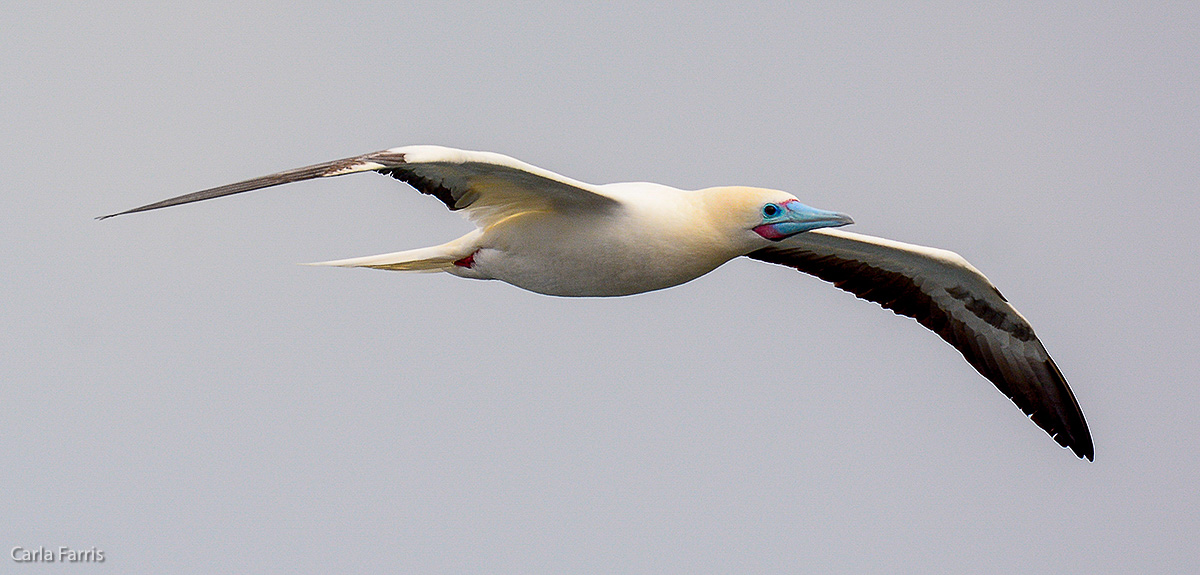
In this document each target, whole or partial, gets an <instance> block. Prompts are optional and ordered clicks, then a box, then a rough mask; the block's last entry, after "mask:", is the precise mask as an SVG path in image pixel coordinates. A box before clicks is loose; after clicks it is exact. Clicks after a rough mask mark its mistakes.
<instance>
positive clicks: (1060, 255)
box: [0, 1, 1200, 574]
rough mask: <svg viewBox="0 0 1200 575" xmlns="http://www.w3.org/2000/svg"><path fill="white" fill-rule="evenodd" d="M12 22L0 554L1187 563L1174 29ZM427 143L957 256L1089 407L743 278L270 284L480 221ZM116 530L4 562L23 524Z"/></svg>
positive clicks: (802, 284)
mask: <svg viewBox="0 0 1200 575" xmlns="http://www.w3.org/2000/svg"><path fill="white" fill-rule="evenodd" d="M19 4H20V5H19V6H18V7H16V8H14V9H10V10H4V11H3V12H2V13H0V25H2V28H3V30H4V31H5V32H4V34H2V35H0V54H2V56H0V78H2V79H3V80H2V85H0V168H2V169H3V174H4V179H5V184H4V191H3V193H2V194H0V202H3V203H2V205H0V243H2V245H3V246H4V248H3V250H2V251H0V253H2V255H0V264H2V267H3V271H2V272H0V278H3V281H2V282H0V391H2V399H0V453H2V454H3V457H4V460H5V463H4V465H3V466H0V492H2V493H3V494H4V501H3V504H2V505H0V547H2V548H3V552H4V554H5V556H4V557H2V558H0V561H3V562H4V563H9V564H10V565H8V566H6V567H4V568H3V569H0V571H4V572H10V571H11V572H14V573H56V572H66V571H71V572H78V573H84V572H88V573H90V572H99V571H101V570H103V571H108V572H114V573H115V572H120V573H197V574H199V573H205V574H207V573H216V572H241V573H306V572H307V573H329V572H397V573H523V574H524V573H579V572H589V573H721V572H726V573H729V572H741V573H767V572H770V573H781V572H805V571H807V572H826V573H895V572H910V573H918V572H922V573H993V572H1009V573H1133V572H1138V573H1185V572H1200V547H1198V546H1197V541H1198V540H1200V488H1198V486H1200V457H1198V455H1197V453H1198V452H1200V391H1198V386H1197V376H1196V374H1197V372H1198V371H1200V353H1198V351H1200V350H1198V349H1197V338H1198V336H1200V330H1198V328H1197V325H1200V305H1198V304H1197V287H1196V285H1197V279H1198V272H1200V269H1198V267H1200V266H1198V265H1197V264H1198V261H1200V257H1198V255H1197V253H1198V251H1200V248H1198V247H1197V246H1198V245H1200V224H1198V223H1197V219H1198V217H1200V210H1198V209H1197V204H1198V194H1200V73H1197V71H1198V70H1200V8H1198V7H1197V4H1196V3H1194V2H1177V3H1154V2H1150V3H1147V2H1108V3H1092V2H1087V3H1083V2H1081V3H1061V4H1058V5H1056V6H1049V7H1048V6H1044V5H1043V4H1044V3H1032V4H1025V5H1023V6H1013V7H988V6H979V5H972V6H963V5H960V3H955V2H947V3H938V2H922V3H904V4H906V6H904V7H897V6H894V5H893V3H879V4H861V3H846V2H835V3H829V4H828V5H824V6H808V5H798V4H797V3H794V2H780V3H776V4H760V3H753V4H746V3H728V2H717V3H679V4H670V5H661V6H658V7H648V6H645V5H644V4H643V3H624V2H605V3H596V4H593V3H586V4H580V5H573V4H570V3H563V2H549V3H544V4H543V3H520V4H516V5H500V4H490V3H460V2H449V3H430V4H428V5H416V6H408V5H400V4H398V3H385V2H381V3H363V2H336V3H329V4H309V3H297V2H266V3H250V4H247V3H244V2H229V3H213V2H203V1H201V2H187V3H155V2H104V3H72V2H19ZM408 144H441V145H448V146H455V147H462V148H468V149H479V150H491V151H497V152H501V153H505V154H508V155H511V156H514V157H517V158H520V159H522V160H525V161H527V162H530V163H533V164H535V165H538V166H542V167H545V168H547V169H550V170H554V171H557V172H560V173H562V174H565V175H568V176H571V177H574V178H577V179H581V180H584V181H589V182H594V183H606V182H613V181H631V180H645V181H654V182H661V183H665V184H670V185H674V186H678V187H684V188H699V187H707V186H711V185H723V184H746V185H757V186H765V187H773V188H780V189H784V190H789V191H791V192H793V193H795V194H796V195H797V196H799V197H800V198H801V199H802V200H803V201H805V202H806V203H809V204H811V205H814V206H818V207H822V208H826V209H832V210H838V211H844V212H846V213H849V214H851V215H852V216H853V217H854V219H855V221H856V222H857V224H856V225H855V226H853V227H852V229H853V230H854V231H858V232H862V233H868V234H874V235H881V236H885V237H889V238H894V239H898V240H903V241H908V242H914V243H921V244H926V245H933V246H938V247H944V248H948V249H952V250H955V251H957V252H959V253H961V254H962V255H964V256H965V257H967V258H968V259H969V260H970V261H971V262H972V263H974V264H975V265H976V266H977V267H979V268H980V269H982V270H983V271H984V272H985V273H987V274H988V275H989V277H990V278H991V279H992V280H993V281H995V282H996V283H997V284H998V285H999V286H1000V288H1001V289H1002V290H1003V292H1004V293H1005V295H1006V296H1008V298H1009V299H1010V300H1011V301H1012V302H1013V303H1014V304H1015V305H1016V306H1017V308H1018V309H1020V310H1021V311H1022V312H1023V313H1024V314H1025V315H1026V316H1027V317H1028V318H1029V320H1030V321H1031V322H1032V323H1033V325H1034V327H1035V328H1036V330H1037V333H1038V335H1039V336H1040V337H1041V339H1042V341H1043V342H1044V343H1045V345H1046V347H1047V348H1048V349H1049V350H1050V352H1051V354H1052V355H1053V356H1054V358H1055V359H1056V360H1057V362H1058V364H1059V366H1060V367H1061V368H1062V370H1063V372H1064V373H1065V374H1066V376H1067V379H1068V381H1069V382H1070V384H1071V386H1072V388H1073V389H1074V391H1075V394H1076V396H1077V397H1078V400H1079V403H1080V404H1081V406H1082V407H1083V410H1084V413H1085V414H1086V417H1087V421H1088V423H1089V425H1090V427H1091V430H1092V434H1093V437H1094V438H1095V445H1096V461H1095V462H1094V463H1088V462H1086V461H1081V460H1078V459H1077V458H1075V457H1074V456H1073V455H1072V454H1071V453H1070V452H1069V451H1067V450H1063V449H1060V448H1059V447H1058V446H1057V445H1056V444H1055V443H1054V441H1053V440H1051V439H1050V438H1049V437H1048V436H1047V435H1046V434H1045V433H1043V432H1042V431H1041V430H1040V429H1038V428H1037V427H1036V426H1034V425H1033V424H1032V423H1031V422H1030V421H1028V420H1027V419H1026V418H1025V416H1023V415H1022V414H1021V413H1020V411H1019V410H1018V409H1017V408H1016V407H1015V406H1013V405H1012V403H1011V402H1010V401H1009V400H1008V399H1006V398H1004V397H1003V396H1002V395H1001V394H1000V393H999V392H997V391H996V390H995V389H994V388H993V387H992V385H991V384H989V383H988V382H987V381H985V380H984V379H983V378H982V377H981V376H980V375H979V374H977V373H976V372H975V371H974V370H973V369H972V368H971V367H970V366H968V365H967V363H966V362H965V361H963V359H962V357H961V356H960V355H959V354H958V353H957V352H956V351H954V350H953V349H951V348H950V347H949V346H947V345H946V344H945V343H943V342H942V341H941V340H940V339H939V338H938V337H936V336H935V335H934V334H932V333H930V332H928V331H926V330H925V329H923V328H921V327H920V326H919V325H918V324H917V323H916V322H914V321H912V320H909V319H907V318H900V317H897V316H894V315H892V314H891V313H890V312H887V311H884V310H881V309H880V308H879V307H878V306H876V305H874V304H870V303H867V302H863V301H860V300H857V299H855V298H854V297H853V296H851V295H849V294H846V293H843V292H840V291H838V290H836V289H834V288H832V287H831V286H829V285H826V284H824V283H823V282H821V281H819V280H816V279H813V278H809V277H806V276H801V275H800V274H797V273H795V272H794V271H791V270H788V269H784V268H781V267H775V266H771V265H767V264H763V263H761V262H753V261H749V260H746V261H737V262H733V263H731V264H729V265H726V266H724V267H723V268H721V269H719V270H717V271H716V272H714V273H712V274H710V275H708V276H706V277H704V278H701V279H699V280H697V281H694V282H692V283H690V284H687V285H684V286H682V287H677V288H673V289H669V290H665V291H662V292H658V293H653V294H646V295H640V296H635V297H627V298H617V299H603V300H597V299H593V300H572V299H559V298H551V297H544V296H539V295H536V294H532V293H528V292H524V291H521V290H519V289H517V288H514V287H511V286H508V285H505V284H501V283H498V282H479V281H468V280H463V279H459V278H454V277H451V276H448V275H428V274H427V275H405V274H397V273H385V272H379V271H373V270H345V269H323V268H310V267H303V266H298V265H295V264H297V263H299V262H306V261H319V260H327V259H333V258H341V257H351V256H359V255H369V254H375V253H382V252H389V251H395V250H400V249H407V248H413V247H421V246H425V245H433V244H437V243H441V242H444V241H447V240H449V239H452V238H454V237H456V236H458V235H459V234H461V233H463V232H465V231H467V230H469V229H470V225H469V224H468V223H467V222H466V221H465V220H462V219H461V218H459V217H458V216H457V215H454V214H451V213H449V212H447V211H446V210H445V209H444V207H443V206H442V205H441V204H440V203H439V202H437V201H436V200H434V199H431V198H429V197H424V196H421V195H419V194H416V193H414V192H413V191H412V190H411V189H409V188H407V187H406V186H405V185H403V184H401V183H399V182H396V181H394V180H391V179H390V178H383V177H378V176H375V175H370V174H368V175H361V176H354V177H347V178H338V179H334V180H325V181H316V182H305V183H302V184H296V185H292V186H289V187H286V188H274V189H270V190H264V191H261V192H257V193H253V194H247V195H243V196H238V197H235V198H226V199H221V200H215V201H211V202H205V203H202V204H195V205H191V206H185V207H180V208H174V209H170V210H165V211H160V212H154V213H149V214H138V215H134V216H126V217H121V218H117V219H115V220H108V221H104V222H96V221H93V220H92V218H93V217H94V216H98V215H101V214H106V213H111V212H114V211H119V210H123V209H127V208H130V207H133V206H137V205H141V204H144V203H147V202H150V201H155V200H159V199H162V198H166V197H169V196H175V195H178V194H182V193H186V192H191V191H195V190H197V189H201V188H205V187H210V186H215V185H219V184H224V183H228V182H232V181H235V180H240V179H244V178H248V177H252V176H258V175H262V174H266V173H269V172H274V171H278V170H281V169H286V168H292V167H297V166H301V165H306V164H310V163H316V162H320V161H324V160H329V159H333V158H340V157H345V156H349V155H354V154H358V153H363V152H369V151H374V150H377V149H382V148H387V147H393V146H400V145H408ZM60 545H65V546H70V547H74V548H81V549H87V548H91V547H92V546H95V547H97V548H99V549H101V550H103V551H104V553H105V558H106V560H105V562H104V564H103V565H102V566H74V567H69V566H66V565H62V564H58V563H55V564H37V565H15V564H12V561H11V559H10V558H9V557H7V555H8V553H10V549H11V548H12V547H16V546H22V547H26V548H36V547H38V546H45V547H47V548H57V547H58V546H60Z"/></svg>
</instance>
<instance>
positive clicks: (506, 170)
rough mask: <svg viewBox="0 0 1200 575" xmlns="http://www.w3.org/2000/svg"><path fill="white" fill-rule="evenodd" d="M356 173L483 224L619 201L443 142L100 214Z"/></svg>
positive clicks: (606, 205)
mask: <svg viewBox="0 0 1200 575" xmlns="http://www.w3.org/2000/svg"><path fill="white" fill-rule="evenodd" d="M357 172H379V173H382V174H386V175H389V176H392V177H394V178H396V179H398V180H401V181H403V182H405V183H407V184H409V185H411V186H412V187H414V188H416V189H417V190H418V191H420V192H421V193H424V194H429V195H432V196H434V197H436V198H437V199H439V200H441V201H442V202H443V203H445V204H446V206H447V207H449V208H450V209H451V210H464V209H465V210H466V212H467V216H468V217H470V218H471V219H472V220H474V221H476V222H478V223H480V224H481V225H485V226H486V225H490V224H492V223H495V222H497V221H500V220H502V219H504V218H506V217H508V216H510V215H513V214H516V213H521V212H527V211H534V210H552V211H558V212H573V211H587V212H597V211H604V210H613V209H616V208H617V207H618V206H619V203H618V202H617V201H616V200H614V199H612V198H610V197H608V196H606V195H604V194H603V193H602V192H600V191H599V190H598V189H597V187H596V186H593V185H591V184H586V183H583V182H580V181H576V180H572V179H570V178H567V177H565V176H560V175H558V174H555V173H554V172H551V171H549V170H543V169H541V168H539V167H537V166H532V165H529V164H526V163H525V162H522V161H520V160H517V159H514V158H510V157H508V156H505V155H502V154H496V153H492V152H471V151H466V150H456V149H454V148H444V147H441V146H406V147H402V148H392V149H389V150H382V151H379V152H372V153H370V154H363V155H361V156H355V157H352V158H345V159H342V160H334V161H332V162H325V163H321V164H315V165H312V166H306V167H303V168H296V169H294V170H287V171H284V172H279V173H276V174H271V175H269V176H262V177H260V178H253V179H250V180H246V181H243V182H237V183H234V184H228V185H225V186H219V187H216V188H210V189H207V190H201V191H199V192H194V193H191V194H185V195H182V196H178V197H175V198H170V199H167V200H163V201H161V202H155V203H153V204H147V205H144V206H141V207H137V208H133V209H131V210H126V211H124V212H119V213H115V214H110V215H107V216H101V217H100V218H99V219H106V218H111V217H113V216H120V215H124V214H132V213H135V212H144V211H147V210H156V209H158V208H166V207H170V206H178V205H180V204H188V203H191V202H199V201H201V200H209V199H212V198H219V197H221V196H229V195H233V194H240V193H242V192H249V191H251V190H259V189H262V188H269V187H271V186H278V185H280V184H288V183H292V182H299V181H303V180H311V179H314V178H328V177H333V176H342V175H346V174H353V173H357Z"/></svg>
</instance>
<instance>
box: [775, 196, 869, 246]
mask: <svg viewBox="0 0 1200 575" xmlns="http://www.w3.org/2000/svg"><path fill="white" fill-rule="evenodd" d="M783 207H784V209H785V210H786V211H785V212H784V214H783V217H782V218H781V219H779V220H776V221H773V222H770V223H765V224H762V225H760V226H757V227H755V228H754V231H755V232H757V233H758V235H760V236H762V237H764V238H767V239H768V240H771V241H779V240H782V239H784V238H786V237H790V236H794V235H796V234H798V233H801V232H807V231H809V230H815V229H818V228H836V227H838V226H844V225H847V224H852V223H854V220H852V219H850V216H847V215H846V214H841V213H838V212H830V211H826V210H818V209H817V208H814V207H811V206H806V205H804V204H802V203H800V202H798V201H796V200H791V201H788V202H785V203H784V204H783Z"/></svg>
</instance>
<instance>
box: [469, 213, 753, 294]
mask: <svg viewBox="0 0 1200 575" xmlns="http://www.w3.org/2000/svg"><path fill="white" fill-rule="evenodd" d="M539 231H540V232H541V233H538V234H529V233H527V232H528V230H525V232H526V233H522V234H514V235H512V237H505V236H504V235H500V234H498V235H497V236H498V237H490V238H489V237H484V238H481V239H482V240H483V241H481V242H480V244H481V247H480V249H479V251H477V252H476V253H475V254H474V257H473V258H472V268H473V269H472V270H471V271H472V272H473V274H472V275H474V274H479V276H476V277H480V276H482V277H487V278H490V279H498V280H500V281H503V282H506V283H510V284H512V285H515V286H517V287H520V288H523V289H527V290H529V291H532V292H537V293H540V294H545V295H554V296H566V297H611V296H623V295H631V294H636V293H642V292H648V291H654V290H659V289H663V288H668V287H671V286H676V285H679V284H682V283H684V282H688V281H691V280H693V279H696V278H697V277H700V276H702V275H704V274H706V273H708V272H710V271H712V270H713V269H715V268H716V267H717V266H719V265H721V264H722V263H724V262H725V261H727V260H728V259H729V258H728V257H704V256H703V255H699V254H697V253H695V251H694V250H687V249H682V246H675V245H672V244H671V243H670V242H661V241H655V238H640V237H637V236H636V235H633V234H631V233H630V232H629V231H628V230H627V229H622V230H621V231H620V233H615V232H614V233H607V232H606V230H604V229H595V228H582V229H581V228H579V227H569V226H568V227H564V228H562V229H556V228H555V227H553V226H550V227H547V228H545V229H541V230H539ZM485 235H486V234H485ZM464 271H465V270H464ZM460 275H466V274H460Z"/></svg>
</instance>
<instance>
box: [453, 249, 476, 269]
mask: <svg viewBox="0 0 1200 575" xmlns="http://www.w3.org/2000/svg"><path fill="white" fill-rule="evenodd" d="M477 253H479V252H478V251H476V252H472V253H471V255H469V256H467V257H465V258H463V259H461V260H458V261H456V262H454V265H456V266H458V267H460V268H469V267H471V266H473V265H475V254H477Z"/></svg>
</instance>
